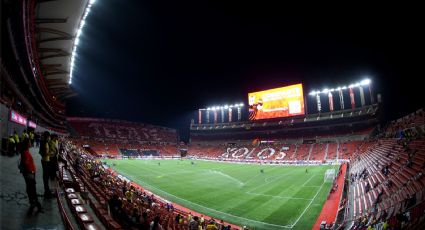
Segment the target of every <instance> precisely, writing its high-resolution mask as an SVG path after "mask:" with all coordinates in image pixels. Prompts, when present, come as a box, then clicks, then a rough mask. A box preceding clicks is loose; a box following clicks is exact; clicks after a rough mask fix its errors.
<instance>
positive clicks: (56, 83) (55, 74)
mask: <svg viewBox="0 0 425 230" xmlns="http://www.w3.org/2000/svg"><path fill="white" fill-rule="evenodd" d="M37 2H38V4H37V7H36V9H35V17H34V18H35V25H36V28H35V33H36V34H35V36H36V47H37V51H38V57H39V61H40V62H39V63H40V68H41V71H42V75H43V76H44V78H45V80H46V83H47V86H48V89H49V91H50V92H51V93H52V94H53V95H54V96H55V97H56V98H59V99H64V98H67V97H70V96H74V95H76V94H75V93H74V92H72V91H71V89H70V88H69V82H70V78H71V73H72V58H73V57H72V56H73V50H74V45H75V42H76V40H77V38H78V36H77V35H78V34H80V33H81V32H79V30H80V27H81V23H82V22H84V18H85V16H87V15H85V13H86V11H87V8H88V6H89V5H91V3H93V2H94V1H93V0H72V1H70V0H39V1H37ZM87 13H88V12H87ZM74 54H75V52H74Z"/></svg>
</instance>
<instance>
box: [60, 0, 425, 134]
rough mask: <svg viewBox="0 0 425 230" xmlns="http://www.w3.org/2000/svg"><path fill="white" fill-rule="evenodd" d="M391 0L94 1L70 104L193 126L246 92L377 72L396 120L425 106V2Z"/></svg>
mask: <svg viewBox="0 0 425 230" xmlns="http://www.w3.org/2000/svg"><path fill="white" fill-rule="evenodd" d="M230 2H232V3H230ZM229 3H230V4H229ZM385 7H386V8H384V7H383V6H373V5H363V6H358V7H355V6H335V5H332V6H331V5H329V6H326V5H320V6H312V5H311V6H309V7H307V6H303V7H294V6H289V5H257V4H255V5H248V4H246V3H235V2H233V1H225V2H223V3H217V2H212V3H205V2H201V1H193V2H185V3H182V2H181V1H170V2H168V3H166V2H163V1H161V2H159V1H144V0H132V1H129V0H127V1H117V0H98V1H97V2H96V4H95V5H94V6H93V8H92V12H91V13H90V15H89V17H88V21H87V23H86V27H85V29H84V30H83V35H82V37H81V39H80V46H79V48H78V57H77V61H76V68H75V71H74V73H75V74H74V78H73V84H72V88H73V89H74V91H75V92H76V93H78V96H76V97H74V98H72V99H70V100H69V101H67V113H68V115H70V116H89V117H105V118H119V119H126V120H132V121H140V122H145V123H151V124H158V125H165V126H169V127H173V128H178V129H187V128H188V126H189V122H190V115H193V114H195V113H194V112H195V111H196V110H197V109H198V108H203V107H207V106H211V105H220V104H225V103H235V102H244V103H246V101H247V93H248V92H252V91H256V90H264V89H268V88H274V87H281V86H285V85H287V84H292V83H303V84H304V90H305V93H308V92H310V91H311V90H313V89H319V90H321V89H323V88H325V87H336V86H338V85H342V84H349V83H353V82H356V81H359V80H362V79H363V78H364V77H369V78H370V79H371V80H372V81H373V89H374V91H375V92H377V93H381V94H382V96H383V100H384V106H385V110H386V115H387V118H388V119H394V118H398V117H400V116H402V115H405V114H406V113H409V112H412V111H415V110H416V109H418V108H420V107H423V106H424V103H423V101H422V100H420V99H422V98H423V96H420V95H421V94H420V90H422V89H423V88H424V87H423V84H421V83H420V82H421V81H422V80H420V79H421V78H422V79H423V78H424V77H423V76H424V73H423V72H424V70H423V66H424V64H423V63H424V58H423V56H424V55H425V50H424V41H425V39H424V36H423V35H422V34H423V33H422V32H423V23H421V22H423V21H424V20H423V16H422V15H423V14H422V13H420V11H419V9H420V7H414V6H411V7H410V8H403V7H402V6H399V5H397V6H394V7H390V8H388V6H385Z"/></svg>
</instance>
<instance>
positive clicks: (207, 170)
mask: <svg viewBox="0 0 425 230" xmlns="http://www.w3.org/2000/svg"><path fill="white" fill-rule="evenodd" d="M107 162H108V163H109V165H111V163H115V166H113V167H112V168H113V169H114V170H116V171H117V172H118V173H120V174H121V175H123V176H125V177H127V178H128V179H130V180H132V181H134V182H136V183H137V184H139V185H141V186H142V187H145V188H147V189H148V190H150V191H152V192H153V193H155V194H158V195H159V196H161V197H163V198H165V199H167V200H170V201H172V202H175V203H178V204H180V205H182V206H184V207H187V208H189V209H192V210H195V211H197V212H200V213H203V214H205V215H208V216H212V217H214V218H215V219H217V220H220V219H223V220H225V221H227V222H230V223H233V224H237V225H241V226H242V225H246V226H248V227H250V228H252V229H311V228H312V226H313V224H314V223H315V221H316V219H317V217H318V215H319V214H320V211H321V209H322V206H323V204H324V202H325V201H326V198H327V195H328V193H329V190H330V188H331V185H332V184H331V183H330V182H326V183H324V182H323V181H324V174H325V172H326V170H327V169H330V168H335V169H336V170H337V167H338V166H273V165H244V164H234V163H219V162H208V161H192V160H182V161H180V160H161V161H160V160H107ZM192 162H194V164H192ZM306 169H308V172H306ZM261 170H263V172H261Z"/></svg>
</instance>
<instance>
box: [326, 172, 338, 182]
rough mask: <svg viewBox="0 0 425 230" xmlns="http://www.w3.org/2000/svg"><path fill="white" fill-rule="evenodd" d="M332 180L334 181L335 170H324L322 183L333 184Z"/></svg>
mask: <svg viewBox="0 0 425 230" xmlns="http://www.w3.org/2000/svg"><path fill="white" fill-rule="evenodd" d="M334 179H335V169H328V170H326V173H325V178H324V182H333V181H334Z"/></svg>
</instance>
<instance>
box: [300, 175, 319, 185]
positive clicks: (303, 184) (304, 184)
mask: <svg viewBox="0 0 425 230" xmlns="http://www.w3.org/2000/svg"><path fill="white" fill-rule="evenodd" d="M314 176H316V175H312V176H311V177H310V179H308V180H307V181H306V182H304V184H303V185H301V186H302V187H305V185H306V184H307V183H308V182H310V181H311V179H313V177H314ZM317 187H319V186H317Z"/></svg>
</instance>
